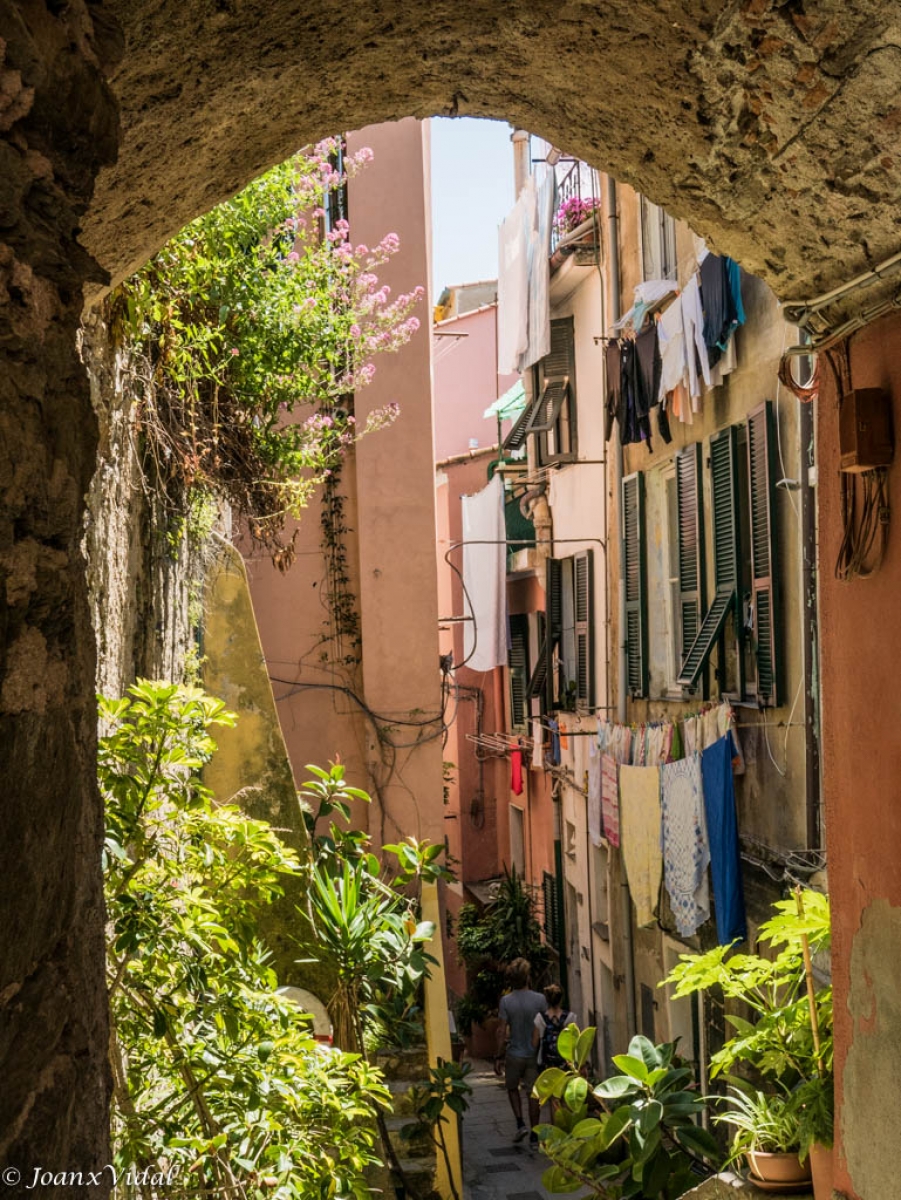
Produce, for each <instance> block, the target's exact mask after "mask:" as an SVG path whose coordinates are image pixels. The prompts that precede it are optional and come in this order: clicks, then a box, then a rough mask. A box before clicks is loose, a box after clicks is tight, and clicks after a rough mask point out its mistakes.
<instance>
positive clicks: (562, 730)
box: [560, 721, 569, 750]
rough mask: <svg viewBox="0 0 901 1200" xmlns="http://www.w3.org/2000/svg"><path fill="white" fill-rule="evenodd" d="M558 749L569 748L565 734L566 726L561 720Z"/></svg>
mask: <svg viewBox="0 0 901 1200" xmlns="http://www.w3.org/2000/svg"><path fill="white" fill-rule="evenodd" d="M560 749H561V750H568V749H569V738H568V737H567V736H566V726H565V725H564V724H563V722H562V721H561V722H560Z"/></svg>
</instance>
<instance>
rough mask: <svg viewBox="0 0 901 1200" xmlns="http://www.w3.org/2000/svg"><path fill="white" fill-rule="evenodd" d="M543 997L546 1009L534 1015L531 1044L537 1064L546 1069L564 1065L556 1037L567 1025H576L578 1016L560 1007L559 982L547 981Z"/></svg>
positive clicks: (560, 989) (561, 989)
mask: <svg viewBox="0 0 901 1200" xmlns="http://www.w3.org/2000/svg"><path fill="white" fill-rule="evenodd" d="M544 997H545V999H546V1000H547V1011H546V1012H544V1013H538V1014H537V1015H536V1017H535V1028H534V1029H533V1030H532V1045H533V1046H534V1047H535V1048H536V1050H537V1051H538V1065H539V1066H540V1067H541V1069H542V1070H543V1071H546V1070H547V1069H548V1067H562V1066H564V1065H565V1064H564V1062H563V1058H562V1057H561V1055H560V1054H559V1053H558V1051H557V1038H558V1037H559V1036H560V1034H561V1033H562V1032H563V1030H564V1029H565V1028H566V1027H567V1025H573V1024H576V1025H577V1024H578V1018H577V1017H576V1014H575V1013H574V1012H568V1011H567V1010H566V1009H565V1008H561V1006H560V1001H561V1000H562V999H563V988H562V987H561V986H560V984H559V983H549V984H548V986H547V987H546V988H545V989H544Z"/></svg>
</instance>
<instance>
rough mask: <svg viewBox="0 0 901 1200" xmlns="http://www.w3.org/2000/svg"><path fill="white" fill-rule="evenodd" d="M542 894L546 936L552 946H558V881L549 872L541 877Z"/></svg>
mask: <svg viewBox="0 0 901 1200" xmlns="http://www.w3.org/2000/svg"><path fill="white" fill-rule="evenodd" d="M541 893H542V899H543V901H544V936H545V938H546V940H547V941H548V943H549V944H550V945H551V946H556V945H557V937H558V933H559V924H558V913H557V880H556V879H555V878H554V876H553V875H551V874H550V872H548V871H545V872H544V874H543V875H542V877H541Z"/></svg>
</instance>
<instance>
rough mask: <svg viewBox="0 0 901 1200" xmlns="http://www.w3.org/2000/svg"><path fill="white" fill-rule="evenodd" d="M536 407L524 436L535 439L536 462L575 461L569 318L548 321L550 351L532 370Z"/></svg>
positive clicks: (573, 356)
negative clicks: (532, 436)
mask: <svg viewBox="0 0 901 1200" xmlns="http://www.w3.org/2000/svg"><path fill="white" fill-rule="evenodd" d="M534 386H535V395H536V397H537V404H536V407H535V411H534V413H533V416H532V418H531V421H530V426H529V430H528V432H531V433H534V434H535V435H536V438H537V446H536V449H537V455H538V462H539V463H540V464H541V465H542V466H545V465H547V464H548V463H554V462H573V461H574V459H575V457H576V352H575V332H574V327H573V319H572V317H561V318H559V319H556V320H553V321H551V349H550V353H548V354H547V355H546V357H544V358H543V359H541V361H540V362H538V363H536V364H535V368H534Z"/></svg>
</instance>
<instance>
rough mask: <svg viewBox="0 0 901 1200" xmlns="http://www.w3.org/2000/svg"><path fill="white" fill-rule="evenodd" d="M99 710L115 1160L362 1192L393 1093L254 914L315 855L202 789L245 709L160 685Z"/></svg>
mask: <svg viewBox="0 0 901 1200" xmlns="http://www.w3.org/2000/svg"><path fill="white" fill-rule="evenodd" d="M100 711H101V718H102V721H103V725H104V729H105V733H104V735H103V736H102V737H101V739H100V744H99V756H98V757H99V782H100V789H101V792H102V795H103V799H104V802H105V806H106V813H107V827H106V839H105V846H104V856H103V872H104V888H105V896H106V905H107V914H108V925H107V976H108V987H109V1001H110V1022H111V1036H110V1062H111V1066H112V1076H113V1107H112V1126H113V1141H114V1148H115V1164H116V1166H117V1167H118V1168H119V1169H120V1170H121V1171H123V1172H124V1171H125V1170H127V1169H128V1168H130V1167H133V1168H135V1169H136V1170H143V1169H145V1168H147V1167H148V1166H151V1165H152V1166H153V1168H154V1169H155V1170H156V1169H159V1167H160V1165H164V1166H166V1167H169V1168H173V1167H174V1168H178V1171H177V1174H178V1176H179V1178H183V1179H184V1180H186V1181H187V1180H191V1181H192V1182H191V1184H190V1187H189V1186H188V1185H187V1183H186V1185H185V1186H186V1191H187V1190H190V1191H193V1190H194V1189H195V1188H196V1189H199V1190H203V1189H208V1190H214V1191H216V1192H217V1193H218V1194H227V1195H233V1196H236V1197H243V1198H245V1200H248V1198H250V1197H260V1196H263V1195H266V1196H280V1197H285V1198H287V1197H303V1198H304V1200H308V1198H309V1197H322V1198H323V1200H325V1198H326V1197H332V1196H336V1195H347V1196H351V1195H353V1196H358V1197H360V1200H362V1198H363V1197H364V1196H366V1195H368V1190H367V1188H366V1185H365V1183H364V1171H365V1168H366V1167H367V1165H369V1164H370V1163H374V1162H378V1161H379V1160H378V1156H377V1154H376V1153H375V1149H374V1146H375V1132H374V1124H375V1121H376V1119H377V1116H378V1113H379V1112H380V1110H381V1108H382V1107H384V1106H389V1105H390V1095H389V1093H388V1092H387V1089H386V1088H385V1087H384V1085H383V1083H382V1080H381V1077H380V1075H379V1073H378V1072H377V1071H376V1070H375V1069H374V1068H372V1067H371V1066H370V1065H369V1064H368V1063H367V1062H366V1060H365V1059H364V1058H362V1057H360V1056H359V1055H356V1054H345V1053H342V1052H340V1051H329V1050H324V1049H323V1048H321V1047H320V1046H318V1045H317V1043H316V1042H315V1040H314V1038H313V1036H312V1031H311V1023H310V1019H309V1017H308V1016H306V1015H305V1014H303V1013H302V1012H301V1011H299V1010H298V1009H297V1007H296V1006H295V1005H293V1004H291V1003H290V1002H289V1001H287V1000H285V999H283V998H282V997H281V996H279V995H278V994H277V990H276V989H277V986H278V982H279V981H278V979H277V978H276V976H275V973H274V971H273V970H272V967H271V965H270V959H269V954H268V952H267V950H266V948H265V946H264V945H263V944H262V943H261V941H260V940H259V937H258V934H257V928H256V916H257V914H258V912H259V910H260V908H261V907H262V906H264V905H267V904H269V903H271V902H272V900H273V899H276V898H278V897H279V896H280V895H282V893H283V882H284V880H285V879H286V877H288V876H290V875H294V874H296V873H297V872H298V871H299V870H301V864H300V863H299V862H298V860H297V857H296V856H295V854H294V853H293V852H292V851H291V850H290V849H289V848H287V847H286V846H285V845H284V844H283V843H282V842H281V841H280V839H279V838H278V836H277V835H276V833H275V832H274V831H273V830H272V829H271V828H270V827H269V826H268V825H267V824H266V823H265V822H262V821H255V820H251V819H250V818H248V817H247V816H246V815H245V814H244V813H242V812H241V811H240V810H239V809H238V808H236V807H235V806H234V805H230V804H223V805H219V804H216V803H214V801H213V797H212V795H211V794H210V792H209V790H208V789H207V788H206V787H205V786H204V785H203V782H202V778H201V775H200V772H201V770H202V768H203V766H204V764H205V763H207V762H208V761H209V760H210V758H211V756H212V754H213V753H214V750H215V743H214V741H213V738H212V736H211V733H210V730H211V728H212V727H214V726H216V725H218V726H229V725H232V724H234V721H235V718H234V716H233V714H231V713H228V712H227V711H226V710H225V708H224V706H223V705H222V703H221V702H220V701H218V700H215V699H213V698H212V697H210V696H207V695H205V694H204V693H203V692H201V691H199V690H197V689H194V688H185V687H177V686H175V685H172V684H156V683H149V682H147V681H140V682H139V683H138V684H136V685H135V686H134V687H132V688H131V689H129V692H128V694H127V695H126V696H125V697H124V698H122V699H118V700H108V699H103V698H101V700H100Z"/></svg>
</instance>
